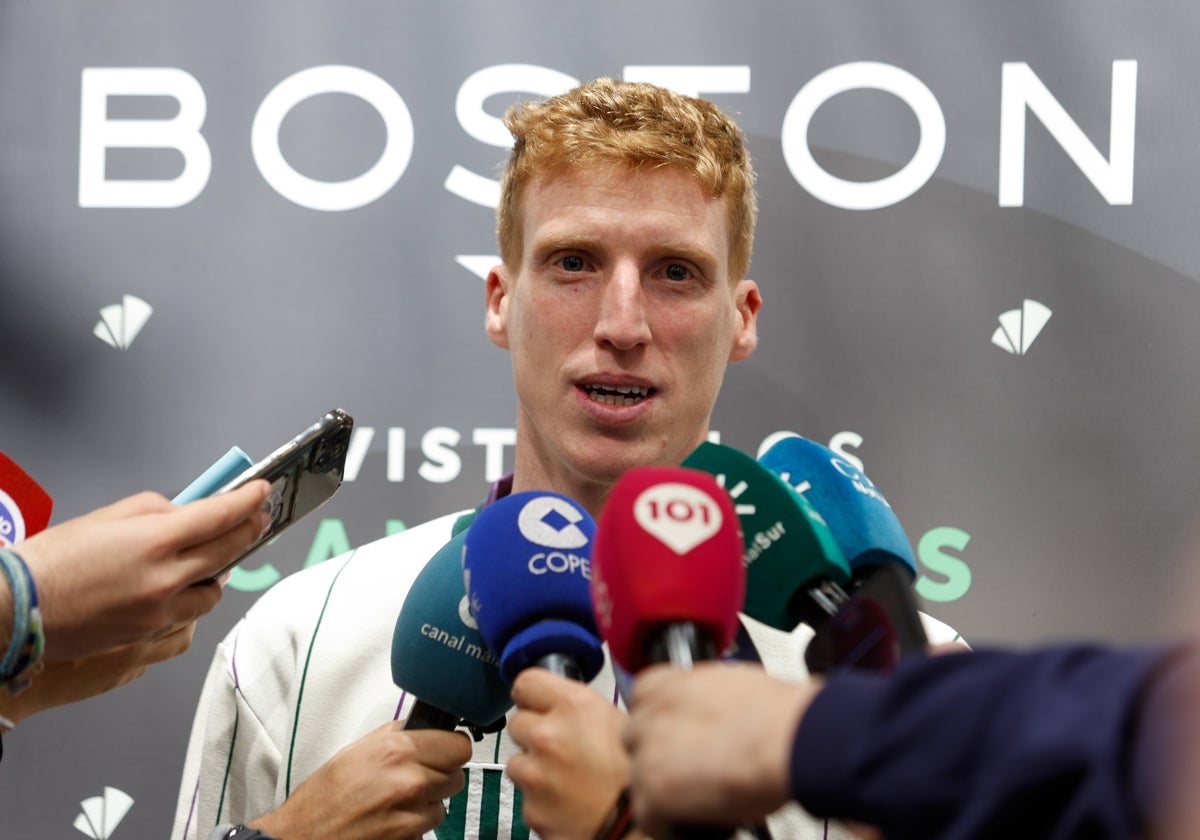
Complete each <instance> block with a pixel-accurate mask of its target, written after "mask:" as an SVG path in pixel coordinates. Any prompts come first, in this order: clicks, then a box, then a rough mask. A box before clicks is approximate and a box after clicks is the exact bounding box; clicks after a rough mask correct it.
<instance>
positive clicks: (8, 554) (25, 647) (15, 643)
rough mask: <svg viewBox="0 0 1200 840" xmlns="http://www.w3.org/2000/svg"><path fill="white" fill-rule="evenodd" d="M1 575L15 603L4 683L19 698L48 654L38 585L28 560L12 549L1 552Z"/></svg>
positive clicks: (1, 668)
mask: <svg viewBox="0 0 1200 840" xmlns="http://www.w3.org/2000/svg"><path fill="white" fill-rule="evenodd" d="M0 572H3V573H4V577H5V578H7V579H8V588H9V590H10V591H11V592H12V599H13V631H12V638H11V639H10V640H9V643H8V650H7V651H5V653H4V657H3V658H2V659H0V683H3V684H5V685H7V686H8V689H9V691H11V692H12V693H13V694H17V693H19V692H20V691H23V690H24V689H25V688H26V687H27V686H28V685H29V682H30V674H31V672H34V670H33V669H34V667H35V666H36V665H37V664H38V663H39V662H40V661H41V659H42V653H43V652H44V651H45V648H46V636H45V631H44V629H43V627H42V611H41V609H40V608H39V607H38V594H37V585H36V584H35V583H34V581H33V575H32V574H30V572H29V566H28V565H26V563H25V560H24V559H23V558H22V557H21V555H19V554H17V553H16V552H15V551H12V550H11V549H0Z"/></svg>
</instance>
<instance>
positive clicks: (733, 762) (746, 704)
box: [624, 662, 820, 837]
mask: <svg viewBox="0 0 1200 840" xmlns="http://www.w3.org/2000/svg"><path fill="white" fill-rule="evenodd" d="M819 690H820V683H819V682H817V681H812V682H809V683H796V682H785V681H783V680H779V679H777V678H775V677H772V676H770V675H768V674H767V673H766V672H765V671H763V669H762V668H761V666H758V665H752V664H749V663H720V662H706V663H702V664H699V665H697V666H696V667H695V668H693V669H687V670H685V669H680V668H672V667H670V666H665V665H658V666H652V667H650V668H647V669H645V670H642V671H639V672H638V675H637V679H636V681H635V682H634V685H633V696H632V697H631V698H630V715H629V723H628V725H627V726H626V727H625V732H624V743H625V746H626V748H627V749H628V750H629V753H630V756H631V758H632V761H633V769H632V785H631V801H632V803H633V813H634V817H635V819H636V821H637V824H638V826H639V827H640V828H641V829H642V830H643V831H645V832H646V833H647V834H649V835H650V836H652V837H659V836H665V834H666V830H667V829H668V826H670V825H678V824H683V823H689V824H701V825H737V824H745V825H751V824H757V823H759V822H761V821H762V820H763V819H764V818H765V817H766V816H767V815H768V814H770V813H772V812H773V811H775V810H777V809H778V808H780V807H781V806H783V805H784V804H785V803H786V802H788V801H789V800H790V799H791V785H790V777H791V750H792V735H793V734H794V733H795V731H796V727H797V726H798V725H799V723H800V719H801V717H802V716H803V715H804V711H805V710H806V709H807V708H808V704H809V703H810V702H811V701H812V699H813V698H814V697H815V696H816V694H817V692H818V691H819ZM696 744H703V745H704V748H703V749H699V750H698V749H693V748H690V747H689V746H688V745H692V746H694V745H696Z"/></svg>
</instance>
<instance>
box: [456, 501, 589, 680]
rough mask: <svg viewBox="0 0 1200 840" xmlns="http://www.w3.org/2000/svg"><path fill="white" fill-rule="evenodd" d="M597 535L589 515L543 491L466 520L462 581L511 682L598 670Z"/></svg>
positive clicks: (485, 636)
mask: <svg viewBox="0 0 1200 840" xmlns="http://www.w3.org/2000/svg"><path fill="white" fill-rule="evenodd" d="M595 534H596V523H595V522H594V521H593V520H592V517H591V515H590V514H589V513H588V512H587V511H586V510H584V509H583V508H582V507H580V506H579V504H578V503H576V502H574V501H572V500H571V499H568V498H567V497H566V496H561V495H559V494H557V493H550V492H548V491H527V492H523V493H514V494H512V495H510V496H506V497H504V498H502V499H498V500H497V501H495V502H493V503H492V504H490V505H488V506H487V507H485V508H484V509H483V510H482V511H480V513H479V516H478V517H476V519H475V521H474V522H473V523H471V527H470V528H469V529H468V530H467V536H466V544H465V547H464V550H463V561H462V573H461V574H462V581H463V584H464V586H465V588H466V590H467V595H468V597H469V599H470V605H471V614H472V615H473V616H474V617H475V620H476V622H477V623H478V625H479V632H480V634H481V635H482V636H483V639H484V641H485V642H487V645H488V648H489V649H490V650H491V651H492V652H493V653H494V654H495V655H496V656H497V657H498V658H499V661H500V674H501V676H502V677H503V678H504V679H505V680H506V681H507V682H508V683H510V684H511V683H512V681H513V680H515V679H516V677H517V674H519V673H520V672H521V671H523V670H524V669H526V668H528V667H531V666H538V667H542V668H548V669H549V670H551V671H554V672H555V673H558V674H561V675H563V676H567V677H570V678H572V679H576V680H580V681H582V682H591V680H592V679H593V678H594V677H595V676H596V674H598V673H599V672H600V669H601V668H602V667H603V665H604V651H603V648H602V643H601V640H600V634H599V631H598V630H597V629H596V623H595V618H594V616H593V613H592V595H591V579H592V539H593V538H594V537H595Z"/></svg>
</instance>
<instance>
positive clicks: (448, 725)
mask: <svg viewBox="0 0 1200 840" xmlns="http://www.w3.org/2000/svg"><path fill="white" fill-rule="evenodd" d="M460 723H462V718H461V717H459V716H458V715H453V714H451V713H450V712H445V711H442V710H441V709H439V708H438V707H437V706H433V705H430V704H429V703H426V702H425V701H424V700H417V701H415V702H414V703H413V704H412V708H411V709H409V710H408V719H407V720H405V721H404V728H405V729H441V730H444V731H446V732H449V731H451V730H453V729H455V728H457V726H458V725H459V724H460Z"/></svg>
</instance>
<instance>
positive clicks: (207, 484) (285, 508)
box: [174, 408, 354, 577]
mask: <svg viewBox="0 0 1200 840" xmlns="http://www.w3.org/2000/svg"><path fill="white" fill-rule="evenodd" d="M353 429H354V418H353V417H351V416H350V415H349V414H347V413H346V412H344V411H342V410H341V409H337V408H335V409H333V410H331V411H328V412H326V413H325V415H324V416H323V417H321V419H320V420H318V421H317V422H316V423H314V424H312V425H311V426H309V427H308V428H307V429H305V430H304V431H303V432H301V433H300V434H298V435H296V436H295V437H293V438H292V439H291V440H289V441H288V442H287V443H285V444H283V445H282V446H280V447H279V448H278V449H276V450H275V451H274V452H272V453H271V454H270V455H268V456H267V457H265V458H263V459H262V460H261V461H258V462H257V463H255V464H249V458H248V457H246V455H245V453H244V452H242V451H241V450H240V449H238V448H237V447H236V446H235V447H233V448H232V449H231V450H230V451H229V452H227V453H226V454H225V455H224V456H222V458H221V459H219V460H218V461H217V462H216V463H214V464H213V465H212V466H211V467H209V469H208V470H206V471H205V472H204V473H202V474H201V475H200V476H199V477H197V479H196V480H195V481H193V482H192V483H191V484H190V485H188V487H187V488H186V489H185V490H184V491H183V492H181V493H180V494H179V495H178V496H176V497H175V500H174V501H176V502H177V503H181V500H182V501H191V500H192V499H194V498H203V497H204V496H208V495H214V494H216V493H227V492H229V491H230V490H233V489H235V488H237V487H240V486H241V485H243V484H245V483H246V482H248V481H253V480H254V479H257V478H263V479H266V480H267V481H269V482H270V483H271V495H270V496H268V497H267V501H266V502H264V504H265V505H266V507H267V510H268V511H269V512H270V514H271V525H270V527H269V528H267V530H266V531H265V532H263V535H262V536H261V537H259V539H258V540H256V541H255V542H254V543H252V544H251V545H250V546H249V547H248V548H247V549H246V550H245V551H243V552H242V553H241V554H240V555H238V557H236V558H235V559H234V561H233V562H232V563H230V564H229V565H228V566H226V567H225V569H222V570H221V572H220V573H218V574H217V575H215V576H214V577H219V576H220V574H223V573H224V572H226V571H228V570H229V569H230V568H232V567H233V566H236V565H237V564H238V563H241V562H242V561H243V560H245V559H246V558H247V557H249V556H250V555H251V554H253V553H254V552H255V551H257V550H258V549H259V548H261V547H262V546H264V545H266V544H267V543H268V542H270V541H271V540H273V539H275V537H277V536H278V535H279V534H280V533H281V532H282V531H283V530H284V529H285V528H287V527H288V526H289V525H291V524H292V523H293V522H296V521H298V520H300V519H301V518H303V517H305V516H307V515H308V514H310V513H312V512H313V511H314V510H316V509H317V508H318V507H320V506H321V505H323V504H324V503H325V502H327V501H328V500H329V499H330V497H332V496H333V494H334V493H335V492H337V489H338V488H339V487H340V486H341V484H342V476H343V474H344V473H345V469H346V452H347V450H348V448H349V445H350V433H351V432H352V431H353ZM247 464H249V466H246V465H247Z"/></svg>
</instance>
